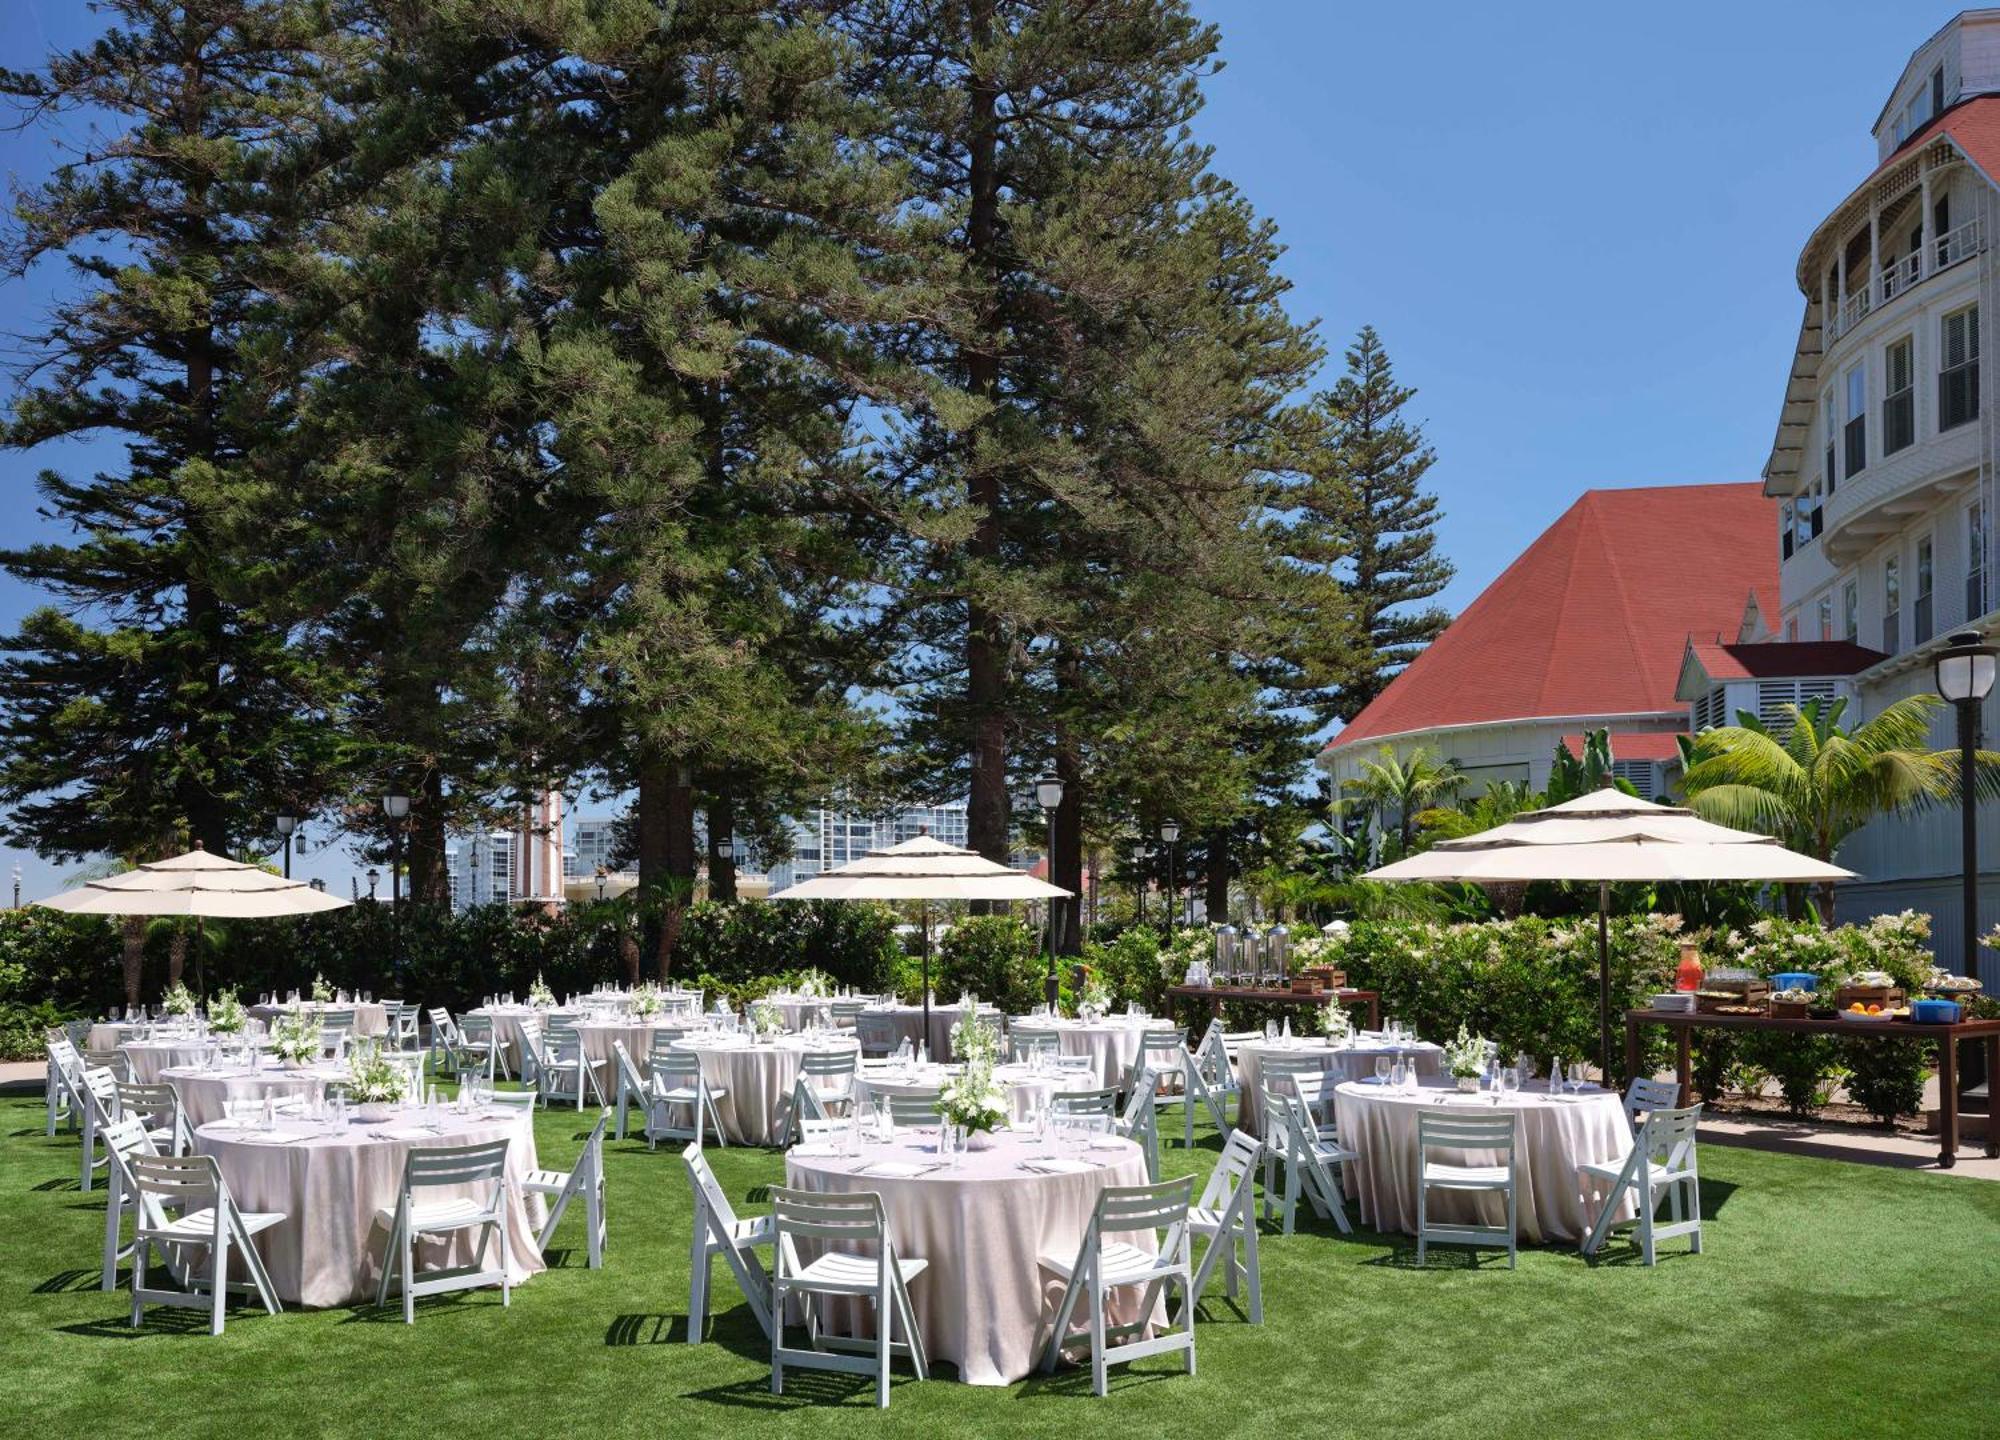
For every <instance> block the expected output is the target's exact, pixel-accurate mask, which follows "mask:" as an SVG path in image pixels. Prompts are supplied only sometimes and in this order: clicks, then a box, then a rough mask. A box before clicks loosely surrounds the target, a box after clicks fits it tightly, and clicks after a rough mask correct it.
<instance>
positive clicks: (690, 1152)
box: [681, 1140, 736, 1235]
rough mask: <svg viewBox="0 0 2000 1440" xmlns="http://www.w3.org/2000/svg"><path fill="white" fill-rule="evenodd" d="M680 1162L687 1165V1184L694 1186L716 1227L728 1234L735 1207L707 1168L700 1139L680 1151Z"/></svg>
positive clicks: (733, 1223) (732, 1221)
mask: <svg viewBox="0 0 2000 1440" xmlns="http://www.w3.org/2000/svg"><path fill="white" fill-rule="evenodd" d="M681 1164H683V1165H685V1166H686V1167H687V1174H688V1184H689V1185H691V1186H693V1187H694V1191H695V1194H696V1195H697V1196H699V1197H700V1199H701V1203H702V1204H703V1205H704V1206H706V1207H707V1209H708V1213H709V1215H710V1216H711V1217H713V1218H714V1220H715V1221H716V1222H717V1228H718V1229H720V1230H721V1231H722V1233H724V1234H725V1235H726V1234H728V1233H729V1231H730V1230H731V1229H732V1228H733V1227H734V1226H735V1224H736V1208H735V1207H734V1206H733V1205H731V1204H730V1203H729V1197H728V1196H727V1195H725V1194H723V1193H722V1182H721V1181H719V1180H717V1179H716V1178H715V1171H713V1170H711V1169H710V1168H709V1165H708V1157H707V1156H706V1155H704V1154H703V1153H702V1149H701V1141H699V1140H696V1141H695V1142H693V1143H692V1144H690V1145H689V1146H688V1147H687V1148H686V1149H684V1150H682V1151H681Z"/></svg>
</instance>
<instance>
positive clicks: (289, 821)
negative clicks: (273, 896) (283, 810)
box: [277, 815, 299, 880]
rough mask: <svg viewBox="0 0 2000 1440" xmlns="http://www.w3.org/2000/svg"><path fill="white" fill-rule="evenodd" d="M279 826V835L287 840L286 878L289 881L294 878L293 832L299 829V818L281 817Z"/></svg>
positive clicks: (291, 816)
mask: <svg viewBox="0 0 2000 1440" xmlns="http://www.w3.org/2000/svg"><path fill="white" fill-rule="evenodd" d="M277 824H278V833H279V834H280V835H282V836H284V838H285V878H286V879H287V880H289V879H291V878H292V832H293V831H294V830H296V829H298V828H299V817H298V816H296V815H280V816H279V817H278V821H277Z"/></svg>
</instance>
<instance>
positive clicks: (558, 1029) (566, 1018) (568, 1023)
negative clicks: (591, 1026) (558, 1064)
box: [542, 1014, 577, 1045]
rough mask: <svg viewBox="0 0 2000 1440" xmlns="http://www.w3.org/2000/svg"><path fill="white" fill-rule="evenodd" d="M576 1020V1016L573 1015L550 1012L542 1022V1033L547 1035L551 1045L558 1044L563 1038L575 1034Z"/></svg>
mask: <svg viewBox="0 0 2000 1440" xmlns="http://www.w3.org/2000/svg"><path fill="white" fill-rule="evenodd" d="M576 1020H577V1017H576V1016H574V1015H554V1014H551V1015H550V1016H549V1017H548V1018H547V1019H546V1020H545V1021H544V1022H543V1029H542V1033H543V1034H545V1035H547V1036H548V1037H549V1043H550V1044H551V1045H560V1044H561V1043H562V1042H563V1040H565V1039H567V1038H568V1037H569V1036H571V1035H574V1034H576Z"/></svg>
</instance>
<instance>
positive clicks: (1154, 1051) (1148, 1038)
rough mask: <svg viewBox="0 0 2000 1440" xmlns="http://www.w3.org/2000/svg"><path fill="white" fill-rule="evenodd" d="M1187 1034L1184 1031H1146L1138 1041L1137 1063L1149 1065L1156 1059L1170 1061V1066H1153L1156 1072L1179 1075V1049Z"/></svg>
mask: <svg viewBox="0 0 2000 1440" xmlns="http://www.w3.org/2000/svg"><path fill="white" fill-rule="evenodd" d="M1186 1035H1187V1032H1186V1031H1184V1030H1148V1031H1146V1032H1145V1034H1144V1036H1142V1037H1141V1039H1140V1041H1139V1063H1140V1064H1142V1065H1144V1064H1148V1063H1151V1062H1152V1061H1153V1060H1154V1059H1155V1058H1156V1057H1157V1058H1159V1059H1164V1060H1168V1061H1171V1062H1172V1063H1171V1066H1161V1065H1155V1066H1154V1068H1155V1069H1156V1070H1163V1071H1166V1070H1171V1073H1174V1074H1179V1073H1180V1063H1181V1048H1182V1043H1183V1041H1184V1040H1185V1038H1186Z"/></svg>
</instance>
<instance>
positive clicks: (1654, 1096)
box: [1625, 1075, 1681, 1135]
mask: <svg viewBox="0 0 2000 1440" xmlns="http://www.w3.org/2000/svg"><path fill="white" fill-rule="evenodd" d="M1680 1103H1681V1087H1680V1082H1679V1081H1676V1080H1655V1079H1653V1078H1652V1077H1651V1076H1650V1075H1635V1076H1633V1077H1632V1083H1631V1084H1629V1085H1627V1086H1626V1087H1625V1123H1626V1124H1627V1125H1630V1126H1631V1127H1632V1133H1633V1134H1634V1135H1637V1134H1638V1133H1639V1128H1640V1127H1641V1126H1642V1125H1644V1124H1645V1123H1646V1117H1647V1116H1648V1115H1650V1114H1652V1113H1653V1112H1654V1111H1655V1110H1672V1109H1675V1108H1676V1107H1678V1106H1679V1105H1680Z"/></svg>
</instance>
